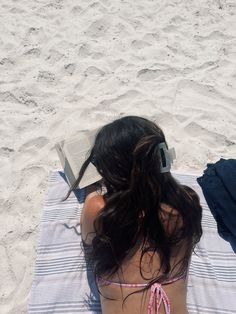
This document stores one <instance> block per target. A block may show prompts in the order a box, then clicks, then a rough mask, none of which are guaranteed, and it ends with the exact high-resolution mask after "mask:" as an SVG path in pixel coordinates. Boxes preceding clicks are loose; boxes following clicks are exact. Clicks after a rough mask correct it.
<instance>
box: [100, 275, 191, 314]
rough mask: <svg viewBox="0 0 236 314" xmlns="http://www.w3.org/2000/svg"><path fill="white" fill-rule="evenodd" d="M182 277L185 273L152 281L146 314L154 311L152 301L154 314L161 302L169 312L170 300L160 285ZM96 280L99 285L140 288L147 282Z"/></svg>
mask: <svg viewBox="0 0 236 314" xmlns="http://www.w3.org/2000/svg"><path fill="white" fill-rule="evenodd" d="M183 278H186V275H185V274H184V275H183V276H180V277H176V278H174V279H172V280H169V281H165V282H164V283H162V284H160V283H154V284H153V285H151V295H150V299H149V303H148V314H154V311H153V308H154V302H155V303H156V311H157V312H156V314H158V312H159V309H160V306H161V304H162V303H163V305H164V309H165V313H166V314H170V300H169V298H168V296H167V294H166V293H165V291H164V289H163V288H162V285H167V284H170V283H173V282H175V281H177V280H180V279H183ZM98 282H99V284H101V285H118V286H122V287H127V288H139V287H140V288H141V287H146V286H147V285H148V284H139V283H138V284H128V283H118V282H113V281H110V280H107V279H103V278H101V277H99V280H98Z"/></svg>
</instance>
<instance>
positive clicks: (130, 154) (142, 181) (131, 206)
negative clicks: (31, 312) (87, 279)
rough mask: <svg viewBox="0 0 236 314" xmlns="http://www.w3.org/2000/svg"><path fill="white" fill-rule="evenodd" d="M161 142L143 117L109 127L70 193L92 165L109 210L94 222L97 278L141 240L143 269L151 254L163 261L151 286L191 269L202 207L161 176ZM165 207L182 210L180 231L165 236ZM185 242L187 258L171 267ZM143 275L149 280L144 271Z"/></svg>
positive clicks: (192, 194)
mask: <svg viewBox="0 0 236 314" xmlns="http://www.w3.org/2000/svg"><path fill="white" fill-rule="evenodd" d="M163 142H165V143H166V139H165V136H164V134H163V132H162V130H161V129H160V128H159V127H158V126H157V124H155V123H154V122H152V121H149V120H147V119H145V118H141V117H137V116H126V117H123V118H120V119H118V120H115V121H113V122H111V123H109V124H107V125H105V126H104V127H102V128H101V129H100V131H99V132H98V134H97V136H96V138H95V143H94V146H93V147H92V149H91V152H90V155H89V157H88V159H87V160H86V161H85V163H84V165H83V167H82V169H81V172H80V175H79V178H78V180H77V181H76V183H75V184H74V186H73V187H72V188H71V189H70V191H69V192H68V194H67V197H68V195H69V194H70V192H71V191H72V190H73V188H75V187H76V186H77V185H78V184H79V181H80V180H81V178H82V176H83V173H84V171H85V170H86V167H87V165H88V164H89V163H90V162H93V163H94V165H95V166H96V168H97V170H98V172H99V173H100V174H101V176H102V177H103V181H104V184H105V187H106V190H107V192H106V194H105V195H104V197H105V206H104V208H103V209H102V210H101V212H100V213H99V215H98V216H97V218H96V219H95V222H94V227H95V237H94V239H93V241H92V260H93V265H94V272H95V275H96V276H98V277H100V276H103V275H106V276H109V275H112V274H114V273H115V272H117V271H118V270H119V269H120V268H121V265H122V262H123V261H124V259H125V257H126V256H127V255H128V254H129V252H130V251H131V250H132V248H133V247H134V245H135V243H136V241H137V239H138V238H140V236H141V237H142V239H143V246H142V255H141V260H140V268H141V265H142V258H143V256H144V254H145V253H147V252H148V253H151V254H155V253H158V254H159V256H160V260H161V269H160V272H159V273H158V274H157V276H156V277H155V278H151V279H150V278H149V279H150V281H149V286H150V285H151V284H153V283H154V282H156V281H158V282H163V281H165V280H166V279H170V277H171V276H172V275H173V269H175V272H174V275H175V276H180V275H183V274H184V273H185V272H186V270H187V268H188V264H189V260H190V256H191V254H192V252H193V249H194V247H195V245H196V243H197V242H198V241H199V240H200V237H201V235H202V228H201V217H202V208H201V206H200V203H199V198H198V196H197V194H196V193H195V192H194V191H193V190H192V189H190V188H189V187H186V186H183V185H181V184H180V183H179V182H177V181H176V180H175V179H174V177H173V176H172V175H171V173H170V172H167V173H161V171H160V167H161V163H160V158H161V156H160V150H159V147H158V144H160V143H163ZM161 203H166V204H168V205H170V206H171V207H173V208H174V209H176V210H177V211H178V214H179V215H178V216H179V219H181V228H177V227H176V228H172V231H171V232H170V233H167V232H166V230H165V228H164V225H163V222H162V220H161V218H160V217H161V215H160V213H161V210H162V209H161ZM140 217H141V218H140ZM177 223H178V222H176V226H177ZM181 243H184V245H185V251H184V255H183V258H182V259H181V261H178V265H174V266H173V265H172V266H171V264H170V257H171V254H172V251H173V249H174V248H176V246H178V245H181ZM177 266H178V267H177ZM140 273H141V274H142V276H143V278H145V277H144V275H143V273H142V269H140ZM145 279H147V278H145ZM149 286H147V288H148V287H149Z"/></svg>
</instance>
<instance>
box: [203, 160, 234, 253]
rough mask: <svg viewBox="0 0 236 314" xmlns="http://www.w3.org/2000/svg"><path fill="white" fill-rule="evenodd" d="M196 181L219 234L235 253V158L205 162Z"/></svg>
mask: <svg viewBox="0 0 236 314" xmlns="http://www.w3.org/2000/svg"><path fill="white" fill-rule="evenodd" d="M197 181H198V184H199V185H200V186H201V188H202V191H203V194H204V196H205V199H206V201H207V204H208V206H209V208H210V210H211V212H212V215H213V216H214V218H215V220H216V222H217V228H218V232H219V235H220V236H221V237H222V238H223V239H225V240H226V241H228V242H230V244H231V246H232V248H233V250H234V252H235V253H236V159H228V160H226V159H220V160H219V161H217V162H216V163H215V164H207V169H206V170H205V171H204V174H203V176H202V177H199V178H197Z"/></svg>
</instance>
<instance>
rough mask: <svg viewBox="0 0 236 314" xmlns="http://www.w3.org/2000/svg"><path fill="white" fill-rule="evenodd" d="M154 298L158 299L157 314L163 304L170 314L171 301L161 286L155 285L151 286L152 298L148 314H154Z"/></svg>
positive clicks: (167, 313)
mask: <svg viewBox="0 0 236 314" xmlns="http://www.w3.org/2000/svg"><path fill="white" fill-rule="evenodd" d="M154 298H156V309H157V313H158V311H159V308H160V306H161V303H162V302H163V304H164V308H165V312H166V314H170V301H169V299H168V297H167V295H166V293H165V291H164V290H163V288H162V286H161V284H158V283H154V284H153V285H152V286H151V296H150V300H149V305H148V314H154V311H153V308H154Z"/></svg>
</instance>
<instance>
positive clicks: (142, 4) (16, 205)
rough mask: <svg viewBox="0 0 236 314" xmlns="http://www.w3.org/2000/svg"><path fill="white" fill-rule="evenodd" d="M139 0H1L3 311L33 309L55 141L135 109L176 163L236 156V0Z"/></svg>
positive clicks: (188, 165) (193, 164)
mask: <svg viewBox="0 0 236 314" xmlns="http://www.w3.org/2000/svg"><path fill="white" fill-rule="evenodd" d="M136 2H137V3H138V4H135V1H133V0H127V1H108V0H100V1H99V0H98V1H94V2H93V1H88V0H80V1H73V0H67V1H65V0H34V1H28V0H24V1H16V0H1V4H0V102H1V107H0V110H1V115H0V140H1V143H0V155H1V163H0V171H1V177H0V199H1V205H2V208H1V228H0V239H1V240H0V241H1V242H0V243H1V246H0V272H1V277H0V289H1V291H0V292H1V293H0V313H17V314H19V313H25V312H26V309H27V299H28V296H29V291H30V287H31V282H32V276H33V271H34V263H35V257H36V241H37V237H38V230H39V228H38V225H39V221H40V216H41V212H42V203H43V199H44V196H45V189H46V187H47V177H48V174H49V171H50V170H52V169H55V168H58V167H60V163H59V160H58V158H57V155H56V152H55V151H54V149H53V146H54V144H55V142H56V141H57V140H59V139H62V138H64V137H67V136H70V135H72V134H75V133H76V131H78V130H82V129H90V128H93V127H97V126H100V125H103V124H105V123H107V122H109V121H110V120H112V119H114V118H116V117H119V116H123V115H128V114H135V115H146V116H148V117H150V118H151V119H154V120H156V121H157V122H158V123H159V124H160V126H161V127H162V128H163V130H164V131H165V133H166V135H167V139H168V143H169V145H171V146H172V145H173V146H175V148H176V151H177V156H178V160H177V161H176V163H175V169H177V170H183V169H184V170H189V171H190V170H191V171H198V172H201V171H202V170H203V169H204V168H205V166H206V163H207V162H214V161H217V160H218V159H219V158H221V157H223V158H232V157H235V155H236V154H235V153H236V145H235V143H236V108H235V104H236V3H235V1H233V0H231V1H230V0H229V1H228V0H221V1H220V0H218V1H217V0H204V1H203V0H191V1H184V0H183V1H181V0H175V1H174V0H169V1H165V0H164V1H151V0H150V1H148V0H142V1H141V0H140V1H136ZM157 3H160V4H157Z"/></svg>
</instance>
